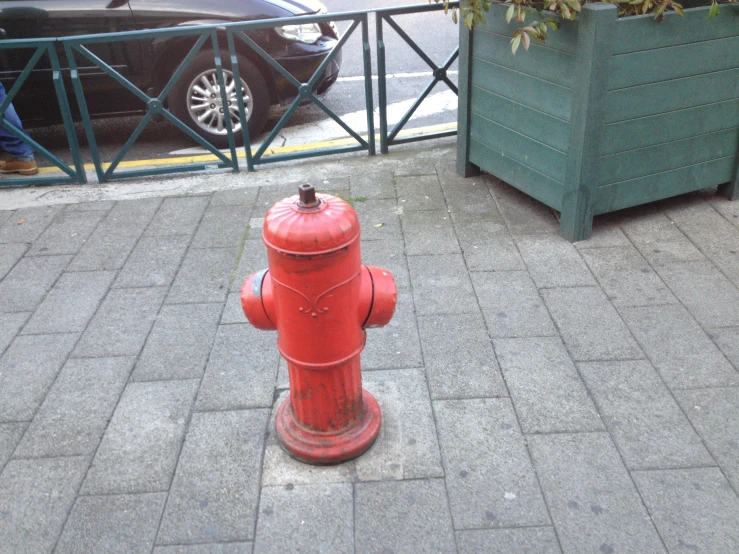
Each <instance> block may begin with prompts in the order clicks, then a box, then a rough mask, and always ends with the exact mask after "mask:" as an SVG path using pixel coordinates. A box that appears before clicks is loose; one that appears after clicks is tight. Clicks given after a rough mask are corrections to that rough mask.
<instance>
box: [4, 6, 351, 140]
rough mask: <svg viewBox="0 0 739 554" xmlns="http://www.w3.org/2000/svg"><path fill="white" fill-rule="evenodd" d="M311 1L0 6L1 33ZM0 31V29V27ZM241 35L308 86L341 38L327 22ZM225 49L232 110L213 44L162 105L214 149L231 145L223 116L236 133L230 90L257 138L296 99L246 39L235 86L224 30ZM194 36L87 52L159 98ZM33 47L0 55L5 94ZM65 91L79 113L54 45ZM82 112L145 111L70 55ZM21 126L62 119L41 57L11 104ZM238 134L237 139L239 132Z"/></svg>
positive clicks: (255, 11) (238, 17)
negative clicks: (275, 112)
mask: <svg viewBox="0 0 739 554" xmlns="http://www.w3.org/2000/svg"><path fill="white" fill-rule="evenodd" d="M325 12H326V8H325V6H324V5H323V4H322V3H320V2H318V1H316V0H207V1H203V0H129V1H126V0H0V28H1V29H2V30H4V31H5V38H6V39H18V38H39V37H62V36H70V35H87V34H95V33H110V32H118V31H134V30H141V29H157V28H164V27H180V26H186V25H207V24H217V23H223V22H232V21H249V20H257V19H271V18H284V17H294V16H301V15H309V14H316V13H325ZM0 32H1V31H0ZM247 35H248V36H249V37H250V38H251V39H252V40H254V41H255V42H256V43H257V44H258V45H259V46H260V47H261V48H262V49H263V50H265V51H266V52H267V53H268V54H269V55H270V56H272V57H273V58H274V59H275V60H276V61H277V62H278V63H280V64H281V65H282V66H283V67H284V68H285V69H287V70H288V71H289V72H290V73H291V74H292V75H293V76H295V77H296V78H297V79H298V80H299V81H300V82H306V81H307V80H308V79H309V78H310V76H311V75H312V74H313V72H314V71H315V70H316V69H317V68H318V66H319V65H320V63H321V61H323V59H324V58H325V57H326V56H327V55H328V53H329V52H330V51H331V50H332V49H333V48H334V47H335V46H336V44H337V42H338V39H339V32H338V30H337V28H336V26H335V25H333V24H315V23H307V24H302V25H286V26H283V27H277V28H271V29H262V30H256V31H249V32H248V33H247ZM219 38H221V39H222V40H219V45H220V48H222V49H223V52H222V54H223V56H222V59H223V63H224V77H225V80H226V83H225V85H226V88H227V89H228V95H229V98H230V99H231V100H232V102H229V106H228V107H227V108H228V109H224V108H226V107H224V106H221V99H220V93H219V88H218V85H217V80H216V69H215V64H214V61H213V52H212V50H211V49H210V41H208V42H206V45H204V46H203V48H202V50H201V51H200V52H199V53H198V54H197V56H195V58H194V59H193V60H192V62H191V63H190V65H189V66H188V67H187V69H186V70H185V72H184V74H183V75H182V76H181V77H180V79H179V81H178V82H177V85H176V86H175V87H174V89H173V90H172V91H171V92H170V94H169V96H168V97H167V107H168V109H169V110H170V111H172V113H173V114H175V115H176V116H177V117H178V118H180V119H181V120H182V121H183V122H185V123H186V124H187V125H188V126H189V127H191V128H192V129H193V130H195V131H196V132H197V133H198V134H200V135H201V136H203V137H205V138H206V139H207V140H208V141H210V142H212V143H213V144H215V145H216V146H218V147H224V146H226V145H227V144H228V143H227V136H226V127H225V119H224V117H225V116H226V113H229V112H230V114H231V118H232V122H233V125H234V129H236V130H238V129H239V128H240V125H239V118H238V107H237V100H236V98H237V97H236V94H238V90H241V93H242V94H243V97H244V104H245V106H246V109H247V117H248V121H249V131H250V133H251V135H252V136H254V135H256V134H258V133H259V132H260V131H261V130H262V128H263V127H264V124H265V122H266V120H267V116H268V113H269V107H270V105H272V104H277V103H282V104H284V103H286V102H288V101H289V100H291V99H293V98H294V97H295V96H296V95H297V90H296V89H295V87H294V86H293V85H292V84H291V83H290V82H288V81H287V80H286V79H285V78H284V77H283V76H281V75H279V73H277V72H276V71H275V70H274V69H272V68H271V67H269V65H268V64H267V63H266V62H265V61H264V60H263V59H262V58H260V57H259V56H258V55H257V54H256V53H255V52H254V51H253V50H252V49H251V48H249V47H248V46H247V45H246V44H244V43H243V41H240V40H237V41H236V48H237V50H238V55H237V57H238V63H239V73H240V76H241V81H242V82H241V87H238V86H236V84H235V83H234V81H233V76H232V74H231V71H230V68H231V64H230V60H229V56H228V55H227V50H226V40H225V33H224V34H223V36H220V35H219ZM196 40H197V37H196V36H192V37H170V38H157V39H155V40H151V39H148V40H121V41H115V42H110V43H98V44H91V45H89V46H88V47H87V48H88V49H89V50H90V51H91V52H92V53H93V54H95V55H97V56H98V57H100V58H101V59H102V60H103V61H105V62H106V63H108V64H110V65H111V66H112V67H114V68H115V69H116V70H117V71H118V72H119V73H120V74H121V75H123V76H124V77H125V78H126V79H128V80H129V81H131V82H132V83H133V84H134V85H136V86H137V87H139V88H140V89H141V90H143V91H145V92H147V93H148V94H150V95H156V94H158V93H159V92H160V91H161V90H162V89H163V87H164V86H165V85H166V84H167V82H168V80H169V78H170V77H171V75H172V73H173V72H174V71H175V70H176V69H177V67H178V65H179V64H180V62H181V61H182V60H183V59H184V58H185V56H186V55H187V53H188V52H189V51H190V48H191V47H192V45H193V44H194V43H195V41H196ZM32 54H33V50H32V49H11V50H0V70H1V71H0V82H2V83H3V84H4V85H5V88H6V89H7V90H9V89H10V87H11V86H12V85H13V82H14V81H15V80H16V79H17V78H18V76H19V75H20V73H21V71H23V69H24V67H25V65H26V62H28V60H29V59H30V57H31V55H32ZM58 54H59V59H60V63H61V65H62V67H63V68H65V71H64V79H65V84H66V86H67V90H68V93H69V95H70V105H71V107H72V110H73V115H74V116H75V117H78V116H79V114H78V112H77V107H76V102H75V101H74V96H73V93H72V88H71V80H70V79H69V70H68V67H69V64H68V62H67V60H66V56H65V54H64V51H63V47H62V46H61V43H60V46H59V48H58ZM76 60H77V64H78V67H79V73H80V77H81V81H82V84H83V88H84V91H85V98H86V100H87V106H88V109H89V111H90V113H91V115H93V117H100V116H119V115H125V114H131V113H140V112H142V111H144V109H145V106H144V104H143V102H142V101H141V100H140V99H138V98H136V97H135V96H134V95H133V94H131V93H130V92H129V91H126V90H125V89H124V88H123V87H121V86H120V85H119V84H118V83H116V82H115V81H114V80H113V79H112V78H111V77H110V76H108V75H106V74H105V73H104V72H103V71H102V70H101V69H100V68H98V67H96V66H94V65H93V64H91V63H90V62H89V61H88V60H87V59H86V58H84V57H82V56H80V55H79V54H78V55H77V57H76ZM339 66H340V57H339V56H338V55H337V56H336V58H335V59H334V60H333V61H332V63H331V64H329V66H328V67H327V69H326V71H325V73H324V74H323V75H322V77H321V79H319V81H318V82H317V84H316V85H315V89H314V90H315V91H316V92H317V93H318V94H321V93H323V92H325V91H326V90H328V88H329V87H330V86H331V85H332V84H333V83H334V82H335V81H336V78H337V77H338V74H339ZM13 103H14V105H15V107H16V110H17V111H18V113H19V114H20V115H21V119H22V120H23V122H24V125H33V124H34V123H36V124H38V123H44V124H46V123H49V122H55V121H60V120H61V115H60V112H59V108H58V106H57V103H56V94H55V92H54V88H53V84H52V80H51V74H50V66H49V62H48V60H45V59H42V60H41V61H40V62H39V64H38V66H37V68H36V70H35V71H33V72H32V74H31V75H30V76H29V79H28V81H26V84H25V85H24V86H23V87H22V88H21V91H20V93H19V94H18V96H17V97H16V98H15V99H14V101H13ZM237 136H238V135H237Z"/></svg>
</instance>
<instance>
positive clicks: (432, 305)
mask: <svg viewBox="0 0 739 554" xmlns="http://www.w3.org/2000/svg"><path fill="white" fill-rule="evenodd" d="M408 267H409V269H410V275H411V284H412V290H413V298H414V300H415V304H416V310H417V311H418V313H419V315H431V314H455V313H456V314H460V313H476V312H478V311H479V307H478V305H477V302H476V299H475V292H474V290H473V289H472V284H471V283H470V278H469V275H468V273H467V268H466V267H465V265H464V258H463V257H462V255H461V254H447V255H440V256H409V257H408Z"/></svg>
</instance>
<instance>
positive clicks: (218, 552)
mask: <svg viewBox="0 0 739 554" xmlns="http://www.w3.org/2000/svg"><path fill="white" fill-rule="evenodd" d="M252 546H253V545H252V543H250V542H213V543H208V544H178V545H173V546H156V547H154V554H251V552H252Z"/></svg>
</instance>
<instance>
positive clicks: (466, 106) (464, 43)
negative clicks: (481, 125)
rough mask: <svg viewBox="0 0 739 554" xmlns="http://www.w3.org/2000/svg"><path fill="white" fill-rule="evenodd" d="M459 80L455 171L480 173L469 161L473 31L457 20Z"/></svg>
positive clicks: (464, 174)
mask: <svg viewBox="0 0 739 554" xmlns="http://www.w3.org/2000/svg"><path fill="white" fill-rule="evenodd" d="M458 25H459V81H458V85H457V87H458V89H459V93H458V95H457V96H458V103H457V173H458V174H459V175H461V176H463V177H472V176H474V175H479V174H480V168H479V167H477V166H476V165H473V164H472V163H470V92H471V90H470V86H471V84H472V63H471V61H472V60H471V57H472V41H473V40H474V33H473V32H472V31H470V30H469V29H468V28H467V27H466V26H465V24H464V22H463V21H461V20H460V21H459V23H458Z"/></svg>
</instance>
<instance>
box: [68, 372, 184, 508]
mask: <svg viewBox="0 0 739 554" xmlns="http://www.w3.org/2000/svg"><path fill="white" fill-rule="evenodd" d="M197 387H198V381H197V380H191V381H156V382H153V383H130V384H129V385H128V386H127V387H126V390H124V391H123V395H122V396H121V399H120V402H119V403H118V406H117V407H116V409H115V412H114V413H113V417H112V419H111V420H110V423H109V424H108V428H107V430H106V431H105V434H104V435H103V439H102V441H101V443H100V446H99V448H98V449H97V453H96V454H95V459H94V460H93V461H92V465H91V466H90V469H89V471H88V472H87V478H86V479H85V482H84V484H83V485H82V494H115V493H137V492H159V491H166V490H167V488H168V487H169V484H170V479H171V478H172V474H173V473H174V469H175V465H176V464H177V457H178V455H179V453H180V445H181V444H182V438H183V436H184V434H185V428H186V421H187V418H188V415H189V414H190V408H191V407H192V402H193V399H194V397H195V393H196V391H197Z"/></svg>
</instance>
